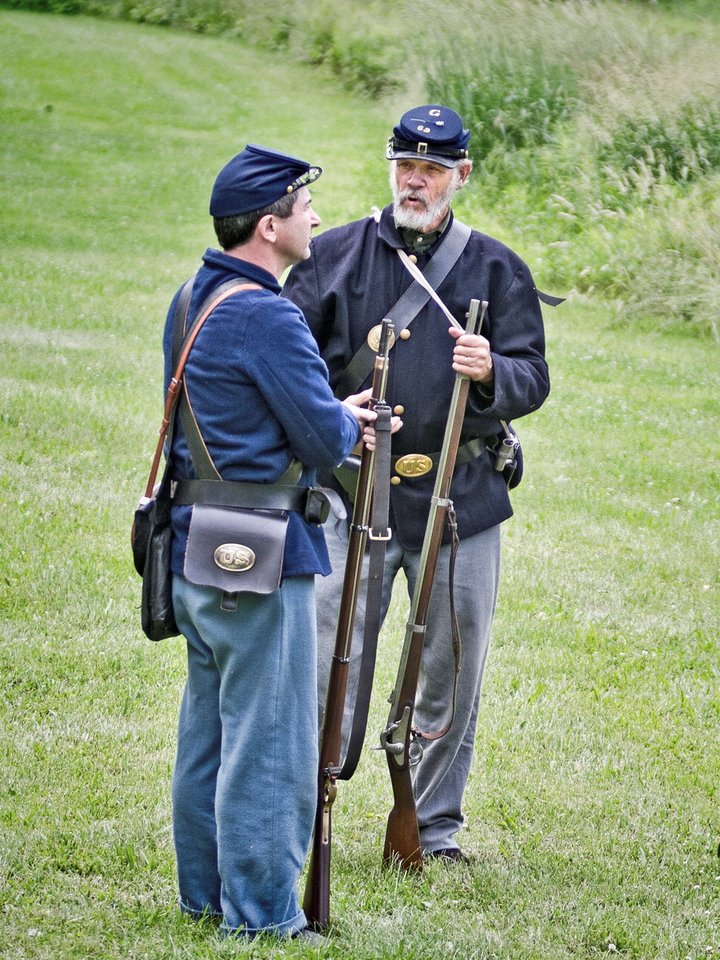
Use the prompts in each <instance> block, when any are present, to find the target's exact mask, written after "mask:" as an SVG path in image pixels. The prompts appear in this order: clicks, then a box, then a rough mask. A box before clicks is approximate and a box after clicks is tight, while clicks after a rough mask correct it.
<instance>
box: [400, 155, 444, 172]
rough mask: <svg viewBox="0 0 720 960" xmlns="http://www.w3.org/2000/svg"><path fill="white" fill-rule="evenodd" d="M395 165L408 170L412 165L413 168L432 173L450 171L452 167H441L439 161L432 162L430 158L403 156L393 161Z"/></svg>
mask: <svg viewBox="0 0 720 960" xmlns="http://www.w3.org/2000/svg"><path fill="white" fill-rule="evenodd" d="M394 162H395V164H396V166H397V167H399V168H401V169H404V170H408V169H409V168H411V167H412V169H414V170H425V171H428V172H432V173H451V172H452V168H448V167H443V166H442V165H441V164H439V163H433V161H432V160H419V159H418V160H415V159H411V158H404V159H402V160H395V161H394Z"/></svg>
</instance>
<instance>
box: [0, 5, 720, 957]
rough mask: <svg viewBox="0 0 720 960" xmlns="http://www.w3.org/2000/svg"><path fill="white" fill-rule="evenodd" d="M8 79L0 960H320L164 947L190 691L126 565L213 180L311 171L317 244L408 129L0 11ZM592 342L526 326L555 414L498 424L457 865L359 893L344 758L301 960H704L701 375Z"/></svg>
mask: <svg viewBox="0 0 720 960" xmlns="http://www.w3.org/2000/svg"><path fill="white" fill-rule="evenodd" d="M0 62H1V63H2V68H1V70H0V78H1V82H2V103H1V104H0V116H1V117H2V151H1V157H2V160H1V161H0V162H1V163H2V168H1V170H0V173H1V176H0V203H1V204H2V216H1V219H0V230H2V237H3V241H4V242H3V259H2V265H1V266H0V271H1V274H2V289H3V296H2V302H1V303H0V343H1V353H0V356H1V358H2V367H1V368H0V389H1V391H2V405H1V407H0V457H1V460H2V471H1V473H0V491H1V492H2V508H3V509H2V512H1V513H0V551H1V557H2V560H1V565H0V611H1V619H0V623H1V628H0V629H1V630H2V634H1V635H0V640H1V642H0V677H1V678H2V679H1V681H0V762H2V771H3V777H2V780H3V782H2V786H1V787H0V955H1V956H2V957H3V960H50V958H52V960H71V958H72V960H84V958H102V960H145V958H147V960H163V958H184V960H200V958H202V960H205V958H209V957H216V956H217V957H230V956H240V957H250V956H252V957H266V956H268V957H272V956H279V955H287V956H298V957H299V956H304V955H307V956H313V955H315V953H314V951H312V950H309V949H308V948H303V947H302V946H300V945H298V944H291V945H288V946H286V947H285V948H282V949H281V948H279V947H277V946H273V945H272V944H268V943H256V944H254V945H250V946H248V945H243V944H238V943H232V942H223V941H220V940H219V939H217V937H216V935H215V934H214V932H213V931H212V930H207V929H202V928H197V927H195V926H191V925H188V924H186V923H184V922H182V920H181V919H180V918H179V916H178V914H177V912H176V909H175V878H174V863H173V852H172V844H171V839H170V833H169V823H170V819H169V817H170V799H169V779H170V772H171V767H172V762H173V751H174V737H175V716H176V712H177V705H178V700H179V696H180V692H181V688H182V683H183V676H184V655H183V650H182V646H181V643H180V642H179V641H166V642H164V643H162V644H161V645H158V646H155V645H152V644H150V643H149V642H148V641H147V640H145V638H144V637H143V635H142V634H141V631H140V627H139V615H138V603H139V585H140V582H139V579H138V578H137V576H136V575H135V573H134V571H133V570H132V567H131V561H130V553H129V544H128V533H129V526H130V520H131V516H132V511H133V509H134V505H135V502H136V499H137V497H138V496H139V494H140V493H141V492H142V488H143V486H144V482H145V479H146V476H147V471H148V469H149V463H150V458H151V455H152V450H153V448H154V442H155V437H156V430H157V426H158V425H159V421H160V416H161V394H160V369H161V352H160V344H159V339H160V330H161V325H162V319H163V317H164V312H165V309H166V305H167V303H168V301H169V298H170V297H171V296H172V293H173V292H174V290H175V289H176V287H177V285H178V284H179V282H180V281H181V280H182V279H184V278H185V277H186V276H188V275H189V274H190V273H191V272H192V271H193V270H194V269H195V267H196V265H197V263H198V259H199V256H200V254H201V253H202V252H203V250H204V249H205V247H206V246H208V245H211V244H212V243H213V238H212V234H211V225H210V222H209V217H208V216H207V200H208V196H209V191H210V187H211V184H212V180H213V179H214V176H215V173H216V172H217V170H218V169H219V168H220V166H221V165H222V164H223V163H224V162H225V161H226V160H227V159H228V158H229V157H230V156H231V155H232V154H233V153H234V152H235V151H236V150H237V149H239V148H240V147H242V146H243V145H244V143H246V142H248V141H254V142H260V143H266V144H267V145H269V146H276V147H280V148H286V149H288V150H289V151H290V152H294V153H297V154H298V155H300V156H307V157H308V158H309V159H312V160H314V161H316V162H319V163H321V164H322V165H324V166H325V167H326V168H327V172H326V174H325V175H324V176H323V178H322V180H321V181H320V182H319V183H318V184H317V189H316V190H315V191H314V193H315V198H316V199H315V205H316V206H317V208H318V210H319V212H320V214H321V215H322V216H323V218H324V221H325V224H326V225H329V224H333V223H337V222H341V221H343V220H345V219H347V218H349V217H358V216H362V215H364V214H365V213H367V212H368V210H369V208H370V205H371V204H373V203H380V204H382V203H383V202H384V201H385V198H386V194H387V169H386V164H385V161H384V159H383V145H384V140H385V138H386V136H387V131H388V128H389V127H391V126H392V124H393V123H394V121H395V119H396V115H397V112H398V107H399V106H401V105H402V104H399V103H398V102H388V101H378V102H375V103H371V104H368V103H367V102H363V101H360V100H358V99H355V98H353V97H352V96H351V95H349V94H346V93H341V92H338V91H337V90H335V89H333V88H332V87H331V86H329V85H328V84H327V82H326V81H323V82H319V81H318V79H317V75H316V74H314V73H313V72H312V71H311V70H309V69H304V68H301V67H299V66H297V65H294V64H291V63H287V62H283V61H282V58H278V57H275V58H273V57H271V56H270V55H268V54H261V53H258V52H256V51H253V50H249V49H246V48H244V47H242V46H241V45H239V44H238V43H237V42H234V41H230V40H223V39H214V38H208V37H203V36H197V35H187V34H184V35H183V34H175V33H173V32H171V31H168V30H162V29H154V28H151V27H145V26H143V27H139V26H134V25H131V24H120V23H108V22H101V21H94V20H88V19H83V18H54V17H47V16H40V15H32V14H21V13H15V12H8V11H0ZM476 189H477V191H478V197H479V198H480V199H481V185H478V187H477V188H476ZM474 209H476V210H477V213H476V216H475V219H474V220H473V225H475V226H478V227H479V228H481V229H483V228H486V227H487V226H488V224H486V223H483V222H482V219H481V215H480V212H479V211H481V209H482V205H481V202H480V201H479V200H478V202H477V205H476V208H474ZM492 228H493V230H499V231H502V230H503V225H502V224H501V223H500V224H498V223H493V224H492ZM500 235H501V239H504V240H506V241H509V242H511V243H512V244H513V245H514V246H515V247H516V248H517V249H518V251H519V252H520V253H521V254H523V253H524V251H523V246H522V236H517V235H506V234H504V233H501V234H500ZM533 265H534V266H537V272H536V279H537V281H538V283H539V285H540V286H542V285H543V274H542V264H541V263H537V264H535V263H534V262H533ZM555 292H562V291H555ZM612 314H613V311H611V310H610V309H609V308H608V307H606V306H605V305H604V304H602V303H600V302H593V301H592V300H591V299H589V298H580V297H575V298H573V299H571V300H570V301H569V302H568V303H566V304H564V305H563V306H562V307H560V308H558V309H557V310H555V311H550V310H548V311H547V335H548V356H549V362H550V365H551V373H552V381H553V391H552V394H551V397H550V399H549V400H548V402H547V403H546V405H545V407H544V408H543V409H542V410H541V411H540V412H539V413H537V414H536V415H535V416H534V417H533V418H531V419H529V420H528V421H527V422H524V421H521V422H520V423H519V424H518V429H519V431H520V433H521V436H522V439H523V445H524V449H525V453H526V460H527V474H526V479H525V480H524V481H523V484H522V485H521V487H520V488H519V489H518V490H517V491H516V493H515V496H514V503H515V509H516V516H515V517H514V519H513V520H512V521H510V522H509V523H508V524H507V525H506V528H505V534H504V536H505V561H504V563H505V567H504V578H503V585H502V591H501V598H500V606H499V612H498V619H497V626H496V630H495V636H494V642H493V647H492V650H491V654H490V661H489V666H488V670H487V679H486V683H485V687H484V693H483V700H482V705H481V721H480V727H479V732H478V742H477V754H476V764H475V767H474V771H473V774H472V778H471V782H470V785H469V789H468V795H467V816H468V824H467V830H466V831H465V833H464V834H463V837H462V842H463V845H464V847H465V848H466V849H467V850H468V852H469V853H470V854H471V855H472V856H473V858H474V861H473V864H472V866H471V867H468V868H465V867H463V868H460V869H457V870H448V869H446V868H444V867H443V866H442V865H440V864H433V865H431V866H430V867H429V868H428V869H427V870H426V871H425V873H424V874H423V875H422V877H420V878H407V877H405V876H401V875H398V874H396V873H394V872H392V871H385V870H383V869H382V868H381V867H380V864H379V861H380V852H381V847H382V838H383V834H384V823H385V818H386V816H387V812H388V811H389V809H390V805H391V804H390V790H389V784H388V782H387V776H386V770H385V763H384V759H383V758H382V756H381V755H380V754H376V753H374V752H372V751H370V750H369V749H368V750H367V751H366V753H365V756H364V758H363V760H362V763H361V766H360V769H359V771H358V774H357V775H356V777H355V779H354V780H353V781H352V782H351V783H350V784H341V785H340V791H339V799H338V802H337V805H336V813H335V847H334V855H335V860H334V868H333V900H332V909H333V915H334V919H335V926H334V931H333V937H332V940H331V942H330V944H329V945H328V946H327V947H324V948H323V949H322V950H321V951H320V955H321V956H322V957H326V958H337V960H350V958H352V960H365V958H388V960H393V958H397V960H400V958H410V960H434V958H457V960H474V958H502V960H536V958H537V960H540V958H542V960H561V958H593V957H601V956H604V955H605V954H607V953H613V954H615V953H617V954H620V955H622V956H624V957H627V958H632V960H640V958H642V960H686V958H687V960H700V958H712V957H720V907H719V902H720V898H719V896H718V895H719V894H720V860H719V859H718V843H719V842H720V814H719V812H718V797H717V784H718V781H719V780H720V758H719V751H718V747H719V743H718V740H719V737H718V729H719V724H720V667H719V661H718V639H717V638H718V611H719V604H718V580H719V577H718V570H719V569H720V566H719V561H720V547H719V542H718V541H719V537H720V511H719V506H720V503H719V501H720V483H719V479H720V478H719V469H718V454H717V436H718V425H719V424H720V397H719V390H718V387H719V385H720V377H719V374H720V360H719V355H718V349H717V347H716V346H713V345H711V344H709V343H707V342H702V341H700V340H698V339H685V338H682V337H680V336H672V335H668V334H660V333H652V332H650V333H644V334H643V335H642V336H638V335H636V334H635V335H633V334H632V333H631V332H630V331H628V330H623V329H621V328H619V327H617V325H615V324H614V323H612V322H611V321H610V318H611V316H612ZM401 599H402V598H401V597H400V596H398V598H397V603H396V605H395V607H394V608H393V611H392V615H391V617H390V618H389V621H388V623H387V624H386V627H385V630H384V633H383V638H382V651H381V657H380V664H379V669H378V681H377V684H376V696H375V700H374V703H373V712H372V717H371V721H370V725H369V734H368V746H371V745H374V743H375V742H376V740H377V735H378V732H379V730H380V728H381V726H382V724H383V722H384V719H385V711H386V704H385V697H386V695H387V694H388V693H389V690H390V684H391V681H392V677H393V676H394V672H395V669H396V663H397V656H398V653H399V647H400V644H401V641H402V634H403V622H404V613H403V609H402V604H401Z"/></svg>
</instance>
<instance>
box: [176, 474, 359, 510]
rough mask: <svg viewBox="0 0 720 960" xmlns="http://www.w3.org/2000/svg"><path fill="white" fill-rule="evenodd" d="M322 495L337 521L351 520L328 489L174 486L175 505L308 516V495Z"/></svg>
mask: <svg viewBox="0 0 720 960" xmlns="http://www.w3.org/2000/svg"><path fill="white" fill-rule="evenodd" d="M314 492H319V493H320V494H322V495H323V496H324V497H325V498H326V499H327V501H328V503H329V504H330V508H331V509H332V512H333V513H334V514H335V516H336V517H339V518H340V519H341V520H344V519H345V517H346V516H347V513H346V510H345V506H344V504H343V502H342V499H341V498H340V497H339V496H338V494H337V493H336V492H335V491H334V490H329V489H328V488H327V487H298V486H294V485H292V484H283V483H267V484H264V483H239V482H236V481H233V480H178V481H177V482H176V483H175V484H174V489H173V497H172V501H173V504H175V505H183V504H185V505H188V504H192V503H211V504H213V505H215V506H218V507H239V508H245V509H248V510H296V511H298V512H299V513H304V511H305V506H306V504H307V499H308V495H309V494H311V493H314Z"/></svg>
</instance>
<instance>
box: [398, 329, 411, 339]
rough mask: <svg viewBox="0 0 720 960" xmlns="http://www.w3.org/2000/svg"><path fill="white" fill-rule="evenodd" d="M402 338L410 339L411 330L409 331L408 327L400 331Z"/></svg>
mask: <svg viewBox="0 0 720 960" xmlns="http://www.w3.org/2000/svg"><path fill="white" fill-rule="evenodd" d="M400 339H401V340H409V339H410V331H409V330H408V329H407V328H405V330H401V331H400Z"/></svg>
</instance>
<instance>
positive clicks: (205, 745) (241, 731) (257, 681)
mask: <svg viewBox="0 0 720 960" xmlns="http://www.w3.org/2000/svg"><path fill="white" fill-rule="evenodd" d="M320 173H321V171H320V169H319V168H318V167H313V166H311V165H310V164H308V163H305V162H304V161H302V160H298V159H296V158H294V157H290V156H286V155H285V154H282V153H278V152H276V151H273V150H269V149H267V148H264V147H259V146H255V145H248V146H247V147H245V149H244V150H243V151H242V152H241V153H239V154H238V155H237V156H236V157H234V158H233V159H232V160H231V161H230V162H229V163H228V164H227V165H226V166H225V167H224V168H223V169H222V170H221V171H220V173H219V175H218V177H217V179H216V181H215V185H214V187H213V191H212V197H211V201H210V213H211V214H212V216H213V218H214V226H215V232H216V234H217V237H218V240H219V243H220V246H221V247H222V251H220V250H213V249H209V250H207V251H206V252H205V254H204V256H203V263H202V266H201V267H200V269H199V271H198V273H197V275H196V277H195V280H194V285H193V290H192V298H191V300H190V306H189V313H188V323H190V322H191V321H192V318H193V317H195V316H196V315H197V313H198V310H199V308H200V305H201V304H202V303H203V302H205V301H206V298H208V297H209V296H211V295H212V294H213V292H214V291H217V290H218V289H219V288H220V287H221V286H222V285H223V284H225V283H226V282H227V281H229V280H234V279H237V278H242V279H243V280H245V281H247V282H248V283H249V284H250V289H244V290H242V291H240V292H236V293H234V294H233V295H232V296H230V297H228V298H227V299H226V300H224V301H223V302H222V303H221V304H220V305H219V306H217V307H216V308H215V309H214V310H213V311H212V312H211V313H210V315H209V317H208V318H207V320H206V321H205V323H204V326H203V327H202V329H201V331H200V333H199V335H198V337H197V340H196V341H195V343H194V345H193V347H192V350H191V351H190V354H189V358H188V361H187V365H186V368H185V375H184V389H185V391H186V398H187V401H188V404H189V406H190V407H191V409H192V412H193V414H194V416H195V419H196V421H197V425H198V429H199V434H200V436H201V437H202V441H203V442H204V445H205V448H206V450H207V453H208V454H209V457H210V459H211V461H212V463H213V464H214V466H215V469H216V470H217V472H218V474H219V476H220V478H221V479H222V480H223V481H245V482H248V481H249V482H251V483H253V484H256V485H257V486H258V487H261V486H262V485H268V484H273V483H274V482H276V481H277V480H279V479H280V478H281V477H282V476H283V474H284V473H285V471H286V470H287V469H288V467H289V466H290V465H291V464H293V463H298V462H299V465H300V466H301V469H302V474H301V476H300V478H299V480H298V481H297V483H298V485H299V486H301V487H303V486H312V485H313V484H314V482H315V475H316V471H317V469H318V468H326V469H327V468H331V467H332V466H333V465H334V464H337V463H339V462H340V461H341V460H342V459H343V458H344V457H345V456H346V455H347V454H348V452H349V451H350V450H351V449H352V447H353V446H354V445H355V444H356V443H357V441H358V439H359V438H360V434H361V426H360V425H361V424H363V423H369V422H370V421H372V419H374V417H375V414H374V413H371V412H370V411H368V410H364V409H361V407H360V404H361V403H363V402H364V401H365V400H367V399H368V396H367V395H360V396H358V397H351V398H349V399H348V401H347V402H345V403H340V402H339V401H337V400H336V399H335V397H334V396H333V393H332V391H331V389H330V387H329V385H328V378H327V368H326V366H325V364H324V363H323V361H322V360H321V358H320V356H319V354H318V350H317V346H316V344H315V341H314V340H313V338H312V336H311V334H310V332H309V330H308V328H307V325H306V324H305V322H304V320H303V317H302V314H301V313H300V311H299V309H298V308H297V307H296V306H294V305H293V304H291V303H290V301H288V300H286V299H284V298H281V297H279V296H278V294H279V292H280V286H279V283H278V278H279V277H280V275H281V274H282V272H283V271H284V270H285V269H286V268H287V267H288V266H290V265H291V264H293V263H295V262H296V261H298V260H302V259H303V258H305V257H307V256H309V243H310V234H311V231H312V229H313V228H314V227H316V226H317V225H318V224H319V223H320V218H319V217H318V216H317V214H316V213H315V211H314V210H313V208H312V205H311V196H310V192H309V190H308V186H307V185H308V184H309V183H311V182H313V181H314V180H315V179H317V177H318V176H319V175H320ZM179 296H180V291H178V294H176V296H175V298H174V300H173V302H172V305H171V307H170V310H169V313H168V317H167V322H166V328H165V336H164V352H165V379H166V388H167V383H168V381H169V378H170V375H171V372H172V369H173V367H174V361H173V359H172V353H173V328H174V324H175V313H176V305H177V302H178V299H179ZM185 423H187V420H186V421H185ZM368 431H369V433H371V432H372V431H371V429H370V428H368ZM368 442H372V438H371V437H369V439H368ZM191 446H192V443H191V444H190V446H189V445H188V435H187V434H186V431H185V428H184V425H183V420H182V418H181V417H179V416H178V417H176V418H175V427H174V431H173V436H172V447H171V450H170V463H171V467H172V476H173V479H175V480H182V481H187V480H192V479H193V478H195V477H197V476H198V473H199V470H198V468H197V464H196V463H194V461H193V456H192V454H191V452H190V447H191ZM300 466H299V467H298V468H300ZM226 489H227V488H226ZM178 499H179V501H180V503H179V504H178V505H175V506H173V510H172V519H173V534H174V539H173V556H172V570H173V602H174V608H175V616H176V621H177V624H178V627H179V628H180V630H181V632H182V634H183V635H184V637H185V638H186V641H187V655H188V677H187V684H186V687H185V691H184V695H183V699H182V705H181V709H180V721H179V732H178V750H177V761H176V765H175V771H174V777H173V831H174V841H175V850H176V855H177V866H178V879H179V888H180V907H181V910H182V911H183V912H185V913H187V914H189V915H191V916H196V917H200V916H207V915H209V916H215V917H217V918H219V919H221V921H222V926H223V929H224V930H225V931H227V932H229V933H234V934H236V935H244V936H248V937H253V936H255V935H257V934H258V933H261V932H265V933H275V934H277V935H280V936H295V935H302V934H303V931H305V928H306V926H307V924H306V919H305V916H304V914H303V912H302V910H301V908H300V906H299V904H298V899H297V892H296V886H297V881H298V877H299V874H300V871H301V869H302V867H303V864H304V861H305V857H306V855H307V850H308V846H309V842H310V837H311V833H312V824H313V815H314V805H315V783H316V777H317V724H316V717H317V705H316V704H317V699H316V635H315V606H314V576H315V574H318V573H322V574H327V573H328V572H329V569H330V568H329V564H328V555H327V549H326V546H325V542H324V537H323V531H322V527H320V526H319V525H317V524H316V523H310V522H307V521H306V520H305V519H304V516H303V513H302V512H300V511H298V510H291V512H290V514H289V521H288V527H287V536H286V542H285V552H284V559H283V566H282V580H281V583H280V586H279V588H278V589H276V590H275V591H274V592H271V593H268V594H259V593H249V592H239V593H236V594H234V597H235V602H234V605H233V603H228V602H226V601H227V598H226V597H225V595H224V594H223V591H222V590H221V589H219V588H217V587H215V586H208V585H201V584H198V582H196V581H197V578H193V580H194V581H195V582H193V580H191V579H190V578H189V575H187V574H188V568H187V566H186V564H187V562H188V561H189V560H190V561H191V560H193V556H192V555H191V554H192V549H191V548H189V547H188V536H189V531H190V525H191V520H192V517H193V511H194V510H195V509H196V507H197V503H195V504H194V505H193V504H192V503H187V501H186V500H185V501H183V500H182V498H178ZM200 499H201V498H200ZM180 504H182V505H180Z"/></svg>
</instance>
